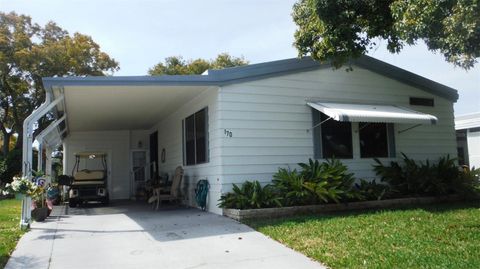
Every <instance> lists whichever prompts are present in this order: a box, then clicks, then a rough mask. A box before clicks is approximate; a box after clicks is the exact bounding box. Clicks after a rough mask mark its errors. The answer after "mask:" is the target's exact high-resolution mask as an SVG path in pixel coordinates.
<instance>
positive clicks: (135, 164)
mask: <svg viewBox="0 0 480 269" xmlns="http://www.w3.org/2000/svg"><path fill="white" fill-rule="evenodd" d="M131 172H132V188H131V192H132V193H131V195H132V196H133V197H136V198H139V197H142V196H143V195H144V191H145V181H146V180H147V173H148V166H147V151H146V150H135V151H132V167H131Z"/></svg>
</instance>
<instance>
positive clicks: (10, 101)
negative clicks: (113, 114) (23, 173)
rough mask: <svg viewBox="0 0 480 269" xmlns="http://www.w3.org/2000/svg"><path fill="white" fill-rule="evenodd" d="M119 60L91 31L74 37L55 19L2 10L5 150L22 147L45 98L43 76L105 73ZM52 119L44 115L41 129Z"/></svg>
mask: <svg viewBox="0 0 480 269" xmlns="http://www.w3.org/2000/svg"><path fill="white" fill-rule="evenodd" d="M118 69H119V67H118V63H117V62H116V61H115V60H114V59H112V58H110V56H108V55H107V54H106V53H105V52H102V51H101V50H100V46H99V45H98V44H97V43H95V42H94V41H93V39H92V38H91V37H90V36H87V35H83V34H80V33H75V34H73V36H71V35H69V33H68V32H67V31H66V30H64V29H62V28H60V27H59V26H57V25H56V24H55V23H54V22H49V23H47V24H46V25H45V26H43V27H41V26H39V25H38V24H36V23H33V22H32V20H31V18H30V17H29V16H25V15H17V14H16V13H14V12H12V13H8V14H7V13H1V12H0V131H1V134H2V136H3V139H2V142H3V143H2V144H3V145H2V153H3V155H4V156H6V155H7V154H8V152H9V146H8V145H9V143H10V141H11V138H12V135H13V134H14V133H17V134H18V138H17V141H16V142H17V143H16V146H15V148H16V149H20V148H21V146H22V137H23V135H22V134H23V130H22V124H23V121H24V120H25V118H26V117H27V116H28V115H30V114H31V113H32V111H33V110H34V109H36V108H37V107H38V106H39V105H40V104H41V103H42V102H43V101H44V100H45V90H44V88H43V85H42V77H53V76H103V75H107V74H109V73H113V72H114V71H116V70H118ZM50 121H51V117H44V118H42V119H41V120H40V121H39V122H38V126H37V129H36V133H38V132H40V131H41V130H42V129H43V128H44V127H46V126H47V125H48V124H49V122H50Z"/></svg>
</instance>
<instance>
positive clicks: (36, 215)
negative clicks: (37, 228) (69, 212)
mask: <svg viewBox="0 0 480 269" xmlns="http://www.w3.org/2000/svg"><path fill="white" fill-rule="evenodd" d="M47 216H48V208H47V207H40V208H35V209H34V210H32V218H33V219H34V220H35V221H44V220H45V219H46V218H47Z"/></svg>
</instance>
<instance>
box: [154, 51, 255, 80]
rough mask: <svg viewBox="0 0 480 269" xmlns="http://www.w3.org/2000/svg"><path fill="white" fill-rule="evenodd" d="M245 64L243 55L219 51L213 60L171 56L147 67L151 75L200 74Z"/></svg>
mask: <svg viewBox="0 0 480 269" xmlns="http://www.w3.org/2000/svg"><path fill="white" fill-rule="evenodd" d="M246 64H248V61H246V60H245V59H244V58H243V57H234V56H230V55H229V54H228V53H221V54H219V55H218V56H217V58H215V59H213V60H205V59H196V60H192V59H190V60H184V59H183V57H182V56H171V57H167V58H165V61H164V62H160V63H158V64H156V65H155V66H154V67H152V68H151V69H149V70H148V74H149V75H151V76H159V75H200V74H202V73H203V72H205V71H206V70H208V69H223V68H228V67H234V66H241V65H246Z"/></svg>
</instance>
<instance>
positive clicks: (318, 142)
mask: <svg viewBox="0 0 480 269" xmlns="http://www.w3.org/2000/svg"><path fill="white" fill-rule="evenodd" d="M325 116H327V115H325ZM327 117H328V116H327ZM312 118H313V126H315V125H317V124H319V123H320V122H321V121H322V112H320V111H318V110H316V109H313V108H312ZM329 120H333V119H329ZM349 123H350V145H351V157H337V156H331V157H325V156H324V146H323V132H322V125H323V124H322V125H318V126H316V127H315V128H313V144H314V158H315V159H328V158H335V159H339V160H353V159H355V144H354V143H353V124H352V122H349Z"/></svg>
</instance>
